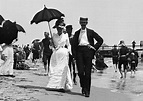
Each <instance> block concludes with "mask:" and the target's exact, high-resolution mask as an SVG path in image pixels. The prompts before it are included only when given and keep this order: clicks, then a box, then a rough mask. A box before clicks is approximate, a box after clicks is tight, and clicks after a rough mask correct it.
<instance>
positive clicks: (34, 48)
mask: <svg viewBox="0 0 143 101" xmlns="http://www.w3.org/2000/svg"><path fill="white" fill-rule="evenodd" d="M40 49H41V47H40V44H39V42H38V41H34V43H33V46H32V53H33V58H32V62H34V63H36V61H37V59H39V57H40Z"/></svg>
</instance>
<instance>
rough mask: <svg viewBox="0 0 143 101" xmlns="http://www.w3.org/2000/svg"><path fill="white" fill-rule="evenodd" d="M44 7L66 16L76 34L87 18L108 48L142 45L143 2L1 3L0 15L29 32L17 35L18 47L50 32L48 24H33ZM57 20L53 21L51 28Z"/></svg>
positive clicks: (38, 0)
mask: <svg viewBox="0 0 143 101" xmlns="http://www.w3.org/2000/svg"><path fill="white" fill-rule="evenodd" d="M44 5H46V7H47V8H54V9H58V10H59V11H61V12H62V13H63V14H65V17H64V19H65V23H66V24H67V25H68V24H72V25H73V33H74V32H75V31H76V30H78V29H79V28H80V25H79V18H80V17H87V18H88V19H89V22H88V25H87V27H88V28H91V29H93V30H94V31H95V32H97V33H98V34H99V35H100V36H101V37H102V38H103V40H104V43H106V44H107V45H114V44H119V41H120V40H124V41H125V44H131V43H132V41H134V40H135V41H136V43H137V44H140V41H142V40H143V6H142V5H143V0H0V15H2V16H3V17H4V19H6V20H11V21H16V23H18V24H20V25H21V26H23V28H24V29H25V31H26V33H22V32H19V33H18V39H19V40H18V42H17V44H30V43H31V42H32V40H34V39H37V38H38V39H42V38H44V32H45V31H47V32H49V27H48V23H47V22H46V21H45V22H41V23H39V24H35V23H34V24H32V25H31V24H30V21H31V20H32V18H33V17H34V15H35V14H36V13H37V12H38V11H40V10H42V9H43V8H44ZM55 21H56V20H52V21H50V27H51V29H52V27H53V26H54V23H55ZM52 32H55V29H52Z"/></svg>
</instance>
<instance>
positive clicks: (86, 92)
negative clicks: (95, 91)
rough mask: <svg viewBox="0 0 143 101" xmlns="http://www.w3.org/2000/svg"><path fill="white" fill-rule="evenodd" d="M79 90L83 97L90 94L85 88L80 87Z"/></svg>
mask: <svg viewBox="0 0 143 101" xmlns="http://www.w3.org/2000/svg"><path fill="white" fill-rule="evenodd" d="M81 92H82V95H84V96H85V97H89V96H90V94H89V91H87V90H86V89H85V88H82V90H81Z"/></svg>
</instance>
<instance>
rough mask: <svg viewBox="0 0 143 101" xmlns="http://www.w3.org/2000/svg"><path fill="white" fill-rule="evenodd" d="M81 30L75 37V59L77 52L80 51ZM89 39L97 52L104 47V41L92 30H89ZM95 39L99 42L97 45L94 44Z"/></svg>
mask: <svg viewBox="0 0 143 101" xmlns="http://www.w3.org/2000/svg"><path fill="white" fill-rule="evenodd" d="M80 30H81V29H79V30H78V31H76V32H75V34H74V37H73V45H72V47H73V55H74V57H76V52H77V49H78V45H79V34H80ZM87 39H88V42H89V44H90V45H91V46H93V47H94V48H95V49H96V50H98V49H99V47H100V46H101V45H102V43H103V39H102V38H101V37H100V36H99V35H98V34H97V33H96V32H95V31H94V30H92V29H88V28H87ZM94 39H95V40H96V41H97V42H96V43H94Z"/></svg>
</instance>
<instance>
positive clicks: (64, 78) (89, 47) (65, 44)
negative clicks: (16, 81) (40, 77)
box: [0, 17, 103, 97]
mask: <svg viewBox="0 0 143 101" xmlns="http://www.w3.org/2000/svg"><path fill="white" fill-rule="evenodd" d="M79 24H80V26H81V28H79V30H77V31H76V32H75V33H74V34H73V32H72V30H73V28H72V25H66V24H65V22H64V19H63V18H59V19H58V20H57V21H56V23H55V25H54V27H53V28H54V29H55V30H56V31H57V32H56V33H52V36H51V35H50V34H51V33H48V32H44V36H45V38H43V39H42V41H40V42H38V41H34V42H33V43H32V47H30V46H29V44H27V45H25V46H23V47H20V46H17V45H13V44H12V42H11V43H4V44H2V45H1V46H2V47H1V50H0V53H1V59H2V60H1V61H0V75H3V76H4V75H7V76H11V77H14V73H13V69H28V68H29V67H28V65H27V64H25V60H28V59H31V60H32V62H33V63H36V61H37V59H39V58H42V61H43V66H44V69H45V76H47V78H48V79H47V80H48V84H47V88H51V89H57V90H59V91H61V92H65V91H69V90H71V89H72V88H73V84H75V85H76V84H77V80H76V76H77V75H78V76H79V80H80V81H79V82H80V86H81V93H82V94H83V95H84V96H85V97H89V96H90V87H91V69H92V59H93V58H94V54H95V52H96V51H97V50H98V49H99V47H100V46H101V45H102V43H103V39H102V37H101V36H100V35H98V34H97V33H96V32H95V31H94V30H92V29H89V28H87V27H86V26H87V24H88V18H83V17H80V19H79ZM94 40H96V41H97V42H96V43H94Z"/></svg>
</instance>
